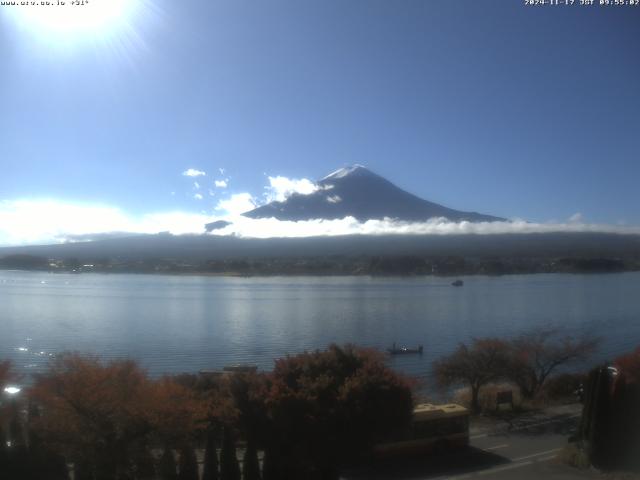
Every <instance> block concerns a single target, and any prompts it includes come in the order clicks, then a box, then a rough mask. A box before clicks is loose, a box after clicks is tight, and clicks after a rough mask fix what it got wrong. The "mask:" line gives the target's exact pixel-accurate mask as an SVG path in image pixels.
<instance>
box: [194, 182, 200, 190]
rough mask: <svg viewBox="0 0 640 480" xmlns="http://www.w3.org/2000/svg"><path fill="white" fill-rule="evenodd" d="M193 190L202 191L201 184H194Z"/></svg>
mask: <svg viewBox="0 0 640 480" xmlns="http://www.w3.org/2000/svg"><path fill="white" fill-rule="evenodd" d="M193 188H195V189H196V190H200V184H199V183H198V182H193Z"/></svg>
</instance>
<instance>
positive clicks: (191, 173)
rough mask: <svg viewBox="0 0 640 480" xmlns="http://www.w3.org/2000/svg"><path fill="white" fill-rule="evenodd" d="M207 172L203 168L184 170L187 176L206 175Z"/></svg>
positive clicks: (183, 173)
mask: <svg viewBox="0 0 640 480" xmlns="http://www.w3.org/2000/svg"><path fill="white" fill-rule="evenodd" d="M206 174H207V173H206V172H203V171H202V170H196V169H195V168H190V169H188V170H185V171H184V172H182V175H184V176H185V177H204V176H205V175H206Z"/></svg>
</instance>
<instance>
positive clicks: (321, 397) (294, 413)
mask: <svg viewBox="0 0 640 480" xmlns="http://www.w3.org/2000/svg"><path fill="white" fill-rule="evenodd" d="M412 408H413V404H412V392H411V384H410V383H409V381H408V380H407V379H405V378H404V377H402V376H401V375H398V374H397V373H395V372H393V371H391V370H390V369H388V368H387V367H386V366H385V365H384V362H383V358H382V356H381V355H380V354H379V353H377V352H374V351H371V350H365V349H358V348H356V347H354V346H351V345H347V346H345V347H339V346H336V345H332V346H330V347H329V348H328V349H327V350H326V351H316V352H313V353H303V354H300V355H295V356H291V357H286V358H283V359H280V360H277V361H276V365H275V369H274V371H273V374H272V376H271V384H270V386H269V394H268V397H267V409H268V413H269V418H270V429H271V431H270V433H269V437H270V439H271V441H270V443H269V445H267V452H266V455H267V456H268V457H269V465H270V468H269V470H270V472H274V473H270V475H275V476H277V478H281V479H294V478H295V479H297V478H309V479H313V478H327V479H331V478H337V467H338V466H339V465H340V464H341V463H343V462H344V461H345V460H347V459H350V458H353V457H355V456H357V455H359V454H361V453H363V452H365V451H366V450H367V447H369V446H371V445H372V444H374V443H375V442H376V441H377V440H381V439H384V438H385V437H386V436H387V435H388V434H389V433H391V432H393V431H395V430H396V429H397V428H402V427H403V426H405V425H408V424H409V422H410V421H411V414H412ZM265 462H267V458H265Z"/></svg>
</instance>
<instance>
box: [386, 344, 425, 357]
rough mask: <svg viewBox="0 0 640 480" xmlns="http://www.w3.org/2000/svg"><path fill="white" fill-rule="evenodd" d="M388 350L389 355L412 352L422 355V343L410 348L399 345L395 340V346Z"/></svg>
mask: <svg viewBox="0 0 640 480" xmlns="http://www.w3.org/2000/svg"><path fill="white" fill-rule="evenodd" d="M387 352H389V355H406V354H411V353H417V354H419V355H422V345H418V347H417V348H409V347H405V346H399V347H398V346H397V345H396V344H395V342H394V343H393V346H392V347H391V348H388V349H387Z"/></svg>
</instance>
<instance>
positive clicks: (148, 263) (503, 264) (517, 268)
mask: <svg viewBox="0 0 640 480" xmlns="http://www.w3.org/2000/svg"><path fill="white" fill-rule="evenodd" d="M0 268H4V269H21V270H36V271H50V272H103V273H170V274H171V273H173V274H211V275H247V276H251V275H386V276H393V275H508V274H527V273H607V272H624V271H638V270H640V261H636V260H630V259H619V258H581V257H560V258H555V257H554V258H512V257H488V258H484V257H458V256H446V257H433V256H416V255H385V256H365V255H355V256H344V255H334V256H329V257H300V258H296V257H278V258H232V259H218V260H212V259H209V260H201V261H200V260H197V261H196V260H191V261H185V260H177V259H170V258H169V259H168V258H147V259H144V260H117V259H105V258H87V259H84V260H82V261H81V260H79V259H78V258H75V257H66V258H45V257H39V256H33V255H25V254H15V255H7V256H5V257H3V258H0Z"/></svg>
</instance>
